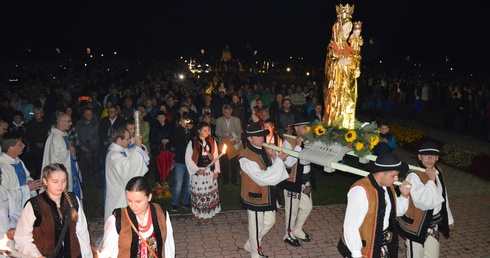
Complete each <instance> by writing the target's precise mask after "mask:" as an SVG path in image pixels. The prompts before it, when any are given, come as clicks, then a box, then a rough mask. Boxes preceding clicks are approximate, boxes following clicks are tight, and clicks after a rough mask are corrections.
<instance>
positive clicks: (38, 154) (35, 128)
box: [26, 107, 51, 179]
mask: <svg viewBox="0 0 490 258" xmlns="http://www.w3.org/2000/svg"><path fill="white" fill-rule="evenodd" d="M50 130H51V125H50V124H49V121H47V120H46V119H45V118H44V112H43V109H42V108H41V107H35V108H34V119H32V120H31V121H29V122H28V123H27V130H26V138H27V142H28V144H29V148H30V153H29V158H30V162H28V163H30V164H27V166H28V167H29V169H30V170H31V172H32V175H31V176H32V178H36V179H39V176H40V174H41V169H42V162H43V154H44V143H45V142H46V140H47V139H48V133H49V131H50Z"/></svg>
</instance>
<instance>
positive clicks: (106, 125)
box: [99, 106, 124, 159]
mask: <svg viewBox="0 0 490 258" xmlns="http://www.w3.org/2000/svg"><path fill="white" fill-rule="evenodd" d="M107 113H108V115H107V116H106V117H104V118H102V119H101V120H100V124H99V139H100V140H99V142H100V151H101V154H102V155H101V158H103V159H104V158H105V154H106V153H107V148H108V147H109V145H111V143H112V142H113V137H112V134H113V133H114V130H115V129H116V128H118V127H120V126H121V125H122V124H123V122H124V118H123V117H121V116H119V113H118V110H117V108H116V107H114V106H113V107H109V108H108V111H107Z"/></svg>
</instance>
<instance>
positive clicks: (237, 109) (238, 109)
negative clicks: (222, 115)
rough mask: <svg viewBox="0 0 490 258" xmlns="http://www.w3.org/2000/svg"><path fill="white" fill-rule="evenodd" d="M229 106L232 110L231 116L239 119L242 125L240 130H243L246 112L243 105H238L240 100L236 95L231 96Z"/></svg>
mask: <svg viewBox="0 0 490 258" xmlns="http://www.w3.org/2000/svg"><path fill="white" fill-rule="evenodd" d="M230 106H231V108H232V109H233V111H232V112H231V115H232V116H234V117H237V118H238V119H240V122H241V123H242V128H244V127H245V125H246V123H247V119H248V118H247V116H246V115H247V110H246V109H245V107H244V106H243V104H242V103H240V98H239V97H238V95H237V94H233V96H232V97H231V104H230Z"/></svg>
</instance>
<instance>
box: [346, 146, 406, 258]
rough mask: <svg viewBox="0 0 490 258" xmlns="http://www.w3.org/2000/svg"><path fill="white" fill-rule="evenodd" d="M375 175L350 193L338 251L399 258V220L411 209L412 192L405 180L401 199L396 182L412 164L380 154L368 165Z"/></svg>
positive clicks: (358, 182) (366, 255) (355, 255)
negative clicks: (397, 193) (397, 225)
mask: <svg viewBox="0 0 490 258" xmlns="http://www.w3.org/2000/svg"><path fill="white" fill-rule="evenodd" d="M367 168H368V170H369V171H370V172H371V174H369V175H368V176H367V177H365V178H363V179H361V180H359V181H357V182H355V183H354V184H353V185H352V186H351V188H350V190H349V193H348V194H347V207H346V210H345V218H344V225H343V233H342V237H341V238H340V241H339V244H338V246H337V248H338V249H339V252H340V253H341V254H342V256H343V257H376V258H378V257H382V258H387V257H391V258H396V257H398V234H397V231H396V228H397V227H396V217H397V216H401V215H403V214H405V212H406V211H407V209H408V196H409V193H410V189H409V188H407V187H406V186H407V185H408V184H409V183H408V181H403V183H402V185H401V186H400V187H399V190H400V193H401V196H399V197H397V196H396V193H395V188H394V187H393V183H394V182H395V181H396V180H398V174H399V173H400V172H406V171H408V165H407V164H406V163H403V162H401V161H400V159H399V158H398V157H397V156H396V155H395V154H393V153H390V152H387V153H383V154H381V155H379V156H378V157H377V158H376V162H370V163H369V164H368V165H367Z"/></svg>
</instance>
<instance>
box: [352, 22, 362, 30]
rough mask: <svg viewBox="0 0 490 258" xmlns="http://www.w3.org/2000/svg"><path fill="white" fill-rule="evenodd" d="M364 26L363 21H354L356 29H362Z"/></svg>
mask: <svg viewBox="0 0 490 258" xmlns="http://www.w3.org/2000/svg"><path fill="white" fill-rule="evenodd" d="M361 27H362V22H361V21H356V22H354V29H359V30H360V29H361Z"/></svg>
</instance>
